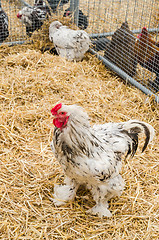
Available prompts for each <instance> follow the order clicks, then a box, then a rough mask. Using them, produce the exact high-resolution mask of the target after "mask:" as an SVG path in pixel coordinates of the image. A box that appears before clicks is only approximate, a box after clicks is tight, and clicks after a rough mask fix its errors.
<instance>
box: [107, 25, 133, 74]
mask: <svg viewBox="0 0 159 240" xmlns="http://www.w3.org/2000/svg"><path fill="white" fill-rule="evenodd" d="M134 47H135V37H134V35H133V33H132V32H131V31H130V29H129V26H128V22H124V23H123V24H122V25H121V27H120V28H119V29H117V30H116V31H115V33H114V34H113V36H112V39H111V42H110V44H109V45H107V46H106V48H105V54H104V56H105V57H106V58H107V59H109V60H110V61H111V62H112V63H114V64H115V65H117V66H118V67H119V68H121V69H122V70H123V71H125V72H126V73H127V74H128V75H130V76H131V77H133V76H134V75H135V74H136V67H137V62H136V58H135V53H134Z"/></svg>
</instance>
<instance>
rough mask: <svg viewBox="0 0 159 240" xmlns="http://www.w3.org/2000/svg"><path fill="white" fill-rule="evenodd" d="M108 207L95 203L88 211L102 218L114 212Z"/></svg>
mask: <svg viewBox="0 0 159 240" xmlns="http://www.w3.org/2000/svg"><path fill="white" fill-rule="evenodd" d="M107 207H108V206H107V205H95V206H94V207H92V208H91V209H89V210H88V211H87V213H90V214H92V215H97V216H99V217H100V218H103V217H111V216H112V214H111V212H110V211H109V210H108V208H107Z"/></svg>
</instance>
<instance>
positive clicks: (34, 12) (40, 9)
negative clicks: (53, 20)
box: [17, 0, 51, 37]
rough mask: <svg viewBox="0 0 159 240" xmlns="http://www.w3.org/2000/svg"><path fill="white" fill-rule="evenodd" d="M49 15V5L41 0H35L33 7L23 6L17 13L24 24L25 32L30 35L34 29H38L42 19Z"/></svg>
mask: <svg viewBox="0 0 159 240" xmlns="http://www.w3.org/2000/svg"><path fill="white" fill-rule="evenodd" d="M49 15H51V12H50V9H49V7H48V6H47V5H46V3H45V2H44V1H43V0H35V2H34V6H33V7H23V8H22V10H20V11H19V12H18V14H17V18H19V19H20V20H21V21H22V23H24V24H25V26H26V34H27V35H28V36H29V37H31V35H32V33H33V32H34V31H35V30H38V29H39V28H40V27H41V26H42V25H43V23H44V21H45V20H46V19H47V18H48V16H49Z"/></svg>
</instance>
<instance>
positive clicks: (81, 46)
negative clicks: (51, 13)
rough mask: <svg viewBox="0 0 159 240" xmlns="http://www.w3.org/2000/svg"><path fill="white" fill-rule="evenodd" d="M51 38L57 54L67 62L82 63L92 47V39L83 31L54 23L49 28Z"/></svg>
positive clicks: (57, 22)
mask: <svg viewBox="0 0 159 240" xmlns="http://www.w3.org/2000/svg"><path fill="white" fill-rule="evenodd" d="M49 38H50V41H51V42H53V43H54V46H55V49H56V51H57V53H58V54H59V55H60V56H61V57H64V58H66V59H67V60H70V61H73V60H76V61H81V60H82V59H83V57H84V54H85V53H86V52H87V51H88V49H89V46H90V43H91V41H90V38H89V36H88V34H87V33H86V32H85V31H83V30H72V29H70V28H68V27H67V26H64V25H62V23H60V22H59V21H54V22H52V23H51V24H50V27H49Z"/></svg>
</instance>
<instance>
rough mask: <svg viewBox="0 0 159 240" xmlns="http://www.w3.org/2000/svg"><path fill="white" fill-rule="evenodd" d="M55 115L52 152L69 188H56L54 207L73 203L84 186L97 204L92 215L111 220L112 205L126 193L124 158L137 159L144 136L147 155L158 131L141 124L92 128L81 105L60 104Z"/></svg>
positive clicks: (129, 123)
mask: <svg viewBox="0 0 159 240" xmlns="http://www.w3.org/2000/svg"><path fill="white" fill-rule="evenodd" d="M51 113H52V115H53V117H54V120H53V124H54V126H55V128H54V136H53V141H52V142H51V148H52V151H53V152H54V154H55V157H56V159H57V160H58V162H59V163H60V165H61V167H62V169H63V171H64V173H65V175H66V178H65V185H55V187H54V195H53V197H54V200H53V201H54V204H55V205H56V206H60V205H63V204H66V203H67V202H68V201H71V200H73V199H74V198H75V195H76V191H77V189H78V187H79V185H81V184H84V185H86V187H87V188H88V189H89V190H90V191H91V193H92V195H93V198H94V200H95V202H96V205H95V206H94V207H93V208H91V209H90V210H89V212H90V213H92V214H94V215H96V214H98V215H99V216H100V217H103V216H107V217H110V216H111V213H110V211H109V209H108V201H109V200H110V199H111V198H113V197H116V196H120V195H121V194H122V191H123V189H124V181H123V179H122V177H121V175H120V172H121V167H122V161H121V160H122V156H124V155H126V157H127V156H128V155H130V154H131V156H134V154H135V152H136V150H137V147H138V134H139V133H142V132H143V133H144V134H145V136H146V138H145V142H144V146H143V149H142V151H144V150H145V149H146V147H147V145H148V143H149V142H150V141H151V140H152V139H153V136H154V128H153V127H152V126H151V125H149V124H148V123H145V122H141V121H138V120H130V121H127V122H121V123H105V124H103V125H94V126H93V127H92V126H91V125H90V123H89V119H88V115H87V113H86V112H84V110H83V109H82V108H81V107H79V106H77V105H63V104H61V103H59V104H57V105H56V106H55V107H54V108H53V109H52V110H51Z"/></svg>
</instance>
